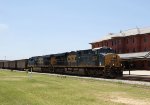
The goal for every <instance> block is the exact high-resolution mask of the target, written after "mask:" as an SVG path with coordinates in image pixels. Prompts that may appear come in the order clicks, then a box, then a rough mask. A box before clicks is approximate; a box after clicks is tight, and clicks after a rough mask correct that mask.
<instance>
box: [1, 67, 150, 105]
mask: <svg viewBox="0 0 150 105" xmlns="http://www.w3.org/2000/svg"><path fill="white" fill-rule="evenodd" d="M0 105H150V87H146V86H138V85H127V84H123V83H112V82H105V81H98V80H92V79H79V78H74V77H63V76H49V75H41V74H33V76H32V78H30V77H29V74H26V73H25V72H15V71H13V72H11V71H7V70H0Z"/></svg>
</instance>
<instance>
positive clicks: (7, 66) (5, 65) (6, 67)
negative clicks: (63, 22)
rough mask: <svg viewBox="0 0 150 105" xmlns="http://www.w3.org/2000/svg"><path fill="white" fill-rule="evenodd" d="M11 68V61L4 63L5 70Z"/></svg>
mask: <svg viewBox="0 0 150 105" xmlns="http://www.w3.org/2000/svg"><path fill="white" fill-rule="evenodd" d="M8 68H9V61H6V62H4V69H8Z"/></svg>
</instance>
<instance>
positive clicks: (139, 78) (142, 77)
mask: <svg viewBox="0 0 150 105" xmlns="http://www.w3.org/2000/svg"><path fill="white" fill-rule="evenodd" d="M118 79H120V80H129V81H144V82H150V76H149V75H124V76H123V77H121V78H118Z"/></svg>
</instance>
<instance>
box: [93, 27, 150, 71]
mask: <svg viewBox="0 0 150 105" xmlns="http://www.w3.org/2000/svg"><path fill="white" fill-rule="evenodd" d="M90 44H91V45H92V48H98V47H102V46H107V47H111V48H112V49H114V50H115V52H116V53H118V54H124V53H137V52H148V51H150V27H148V28H135V29H130V30H126V31H121V32H119V33H110V34H109V35H107V36H105V37H104V38H102V39H101V40H99V41H95V42H92V43H90ZM135 62H136V63H135ZM134 63H135V65H137V64H139V65H142V66H140V67H139V66H136V67H135V68H137V69H150V61H149V60H148V59H147V60H142V61H134Z"/></svg>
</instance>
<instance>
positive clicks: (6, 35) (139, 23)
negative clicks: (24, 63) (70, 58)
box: [0, 0, 150, 60]
mask: <svg viewBox="0 0 150 105" xmlns="http://www.w3.org/2000/svg"><path fill="white" fill-rule="evenodd" d="M149 4H150V1H149V0H0V60H5V59H6V60H17V59H25V58H29V57H32V56H41V55H47V54H55V53H62V52H69V51H76V50H83V49H90V48H91V45H90V44H89V43H90V42H93V41H95V40H98V39H100V38H101V37H104V36H105V35H107V34H108V33H117V32H120V30H127V29H131V28H135V27H139V28H142V27H149V26H150V13H149V12H148V11H149V10H150V6H149Z"/></svg>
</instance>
